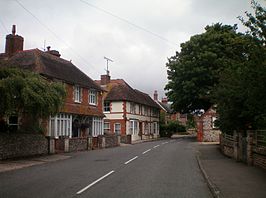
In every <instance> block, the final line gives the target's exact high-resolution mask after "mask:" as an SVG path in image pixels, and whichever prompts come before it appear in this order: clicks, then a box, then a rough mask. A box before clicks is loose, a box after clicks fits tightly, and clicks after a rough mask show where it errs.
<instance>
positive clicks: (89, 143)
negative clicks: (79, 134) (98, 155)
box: [87, 137, 92, 150]
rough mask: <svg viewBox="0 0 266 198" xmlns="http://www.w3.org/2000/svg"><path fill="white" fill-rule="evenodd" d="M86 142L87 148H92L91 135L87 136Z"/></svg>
mask: <svg viewBox="0 0 266 198" xmlns="http://www.w3.org/2000/svg"><path fill="white" fill-rule="evenodd" d="M87 142H88V148H87V149H88V150H92V137H88V139H87Z"/></svg>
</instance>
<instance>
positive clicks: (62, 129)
mask: <svg viewBox="0 0 266 198" xmlns="http://www.w3.org/2000/svg"><path fill="white" fill-rule="evenodd" d="M49 136H52V137H59V136H69V137H72V115H70V114H64V113H60V114H58V115H56V116H55V117H50V119H49Z"/></svg>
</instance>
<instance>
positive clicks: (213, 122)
mask: <svg viewBox="0 0 266 198" xmlns="http://www.w3.org/2000/svg"><path fill="white" fill-rule="evenodd" d="M215 120H217V117H216V116H212V129H217V128H218V127H217V126H216V125H215Z"/></svg>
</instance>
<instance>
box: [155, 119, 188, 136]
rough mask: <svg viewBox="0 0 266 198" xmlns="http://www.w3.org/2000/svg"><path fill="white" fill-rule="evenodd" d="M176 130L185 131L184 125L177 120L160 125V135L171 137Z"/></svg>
mask: <svg viewBox="0 0 266 198" xmlns="http://www.w3.org/2000/svg"><path fill="white" fill-rule="evenodd" d="M176 132H186V127H185V126H183V125H181V124H180V123H179V122H177V121H172V122H169V123H168V124H166V125H160V136H161V137H171V136H172V135H173V134H174V133H176Z"/></svg>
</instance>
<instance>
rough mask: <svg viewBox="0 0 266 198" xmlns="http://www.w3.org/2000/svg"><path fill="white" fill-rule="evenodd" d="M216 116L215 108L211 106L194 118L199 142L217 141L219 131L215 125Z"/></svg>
mask: <svg viewBox="0 0 266 198" xmlns="http://www.w3.org/2000/svg"><path fill="white" fill-rule="evenodd" d="M217 116H218V115H217V113H216V110H215V109H214V108H213V107H211V108H210V109H208V110H207V111H206V112H205V113H204V114H202V115H201V116H200V117H198V118H197V119H196V123H197V139H198V141H199V142H219V135H220V133H221V131H220V130H219V129H218V128H217V127H216V125H215V120H216V119H217Z"/></svg>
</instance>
